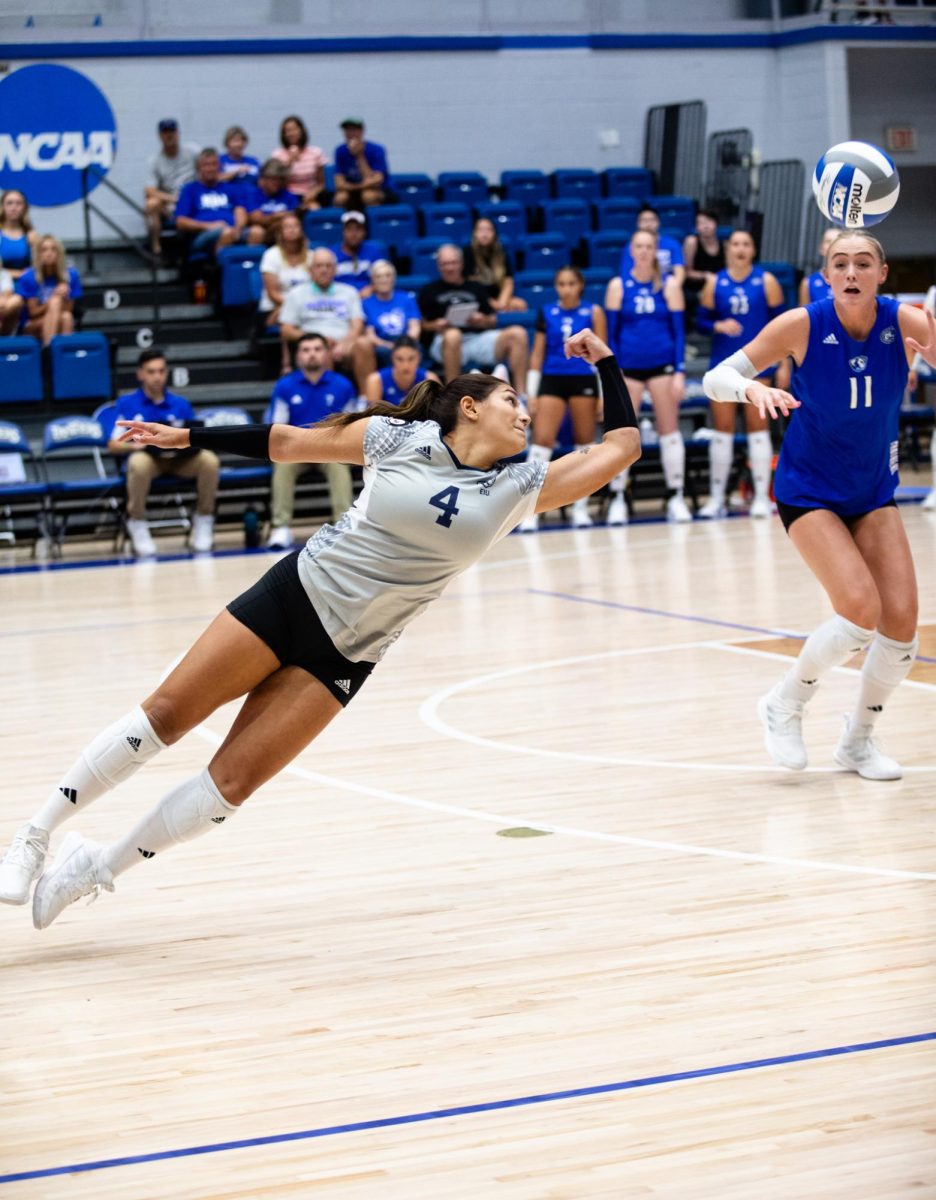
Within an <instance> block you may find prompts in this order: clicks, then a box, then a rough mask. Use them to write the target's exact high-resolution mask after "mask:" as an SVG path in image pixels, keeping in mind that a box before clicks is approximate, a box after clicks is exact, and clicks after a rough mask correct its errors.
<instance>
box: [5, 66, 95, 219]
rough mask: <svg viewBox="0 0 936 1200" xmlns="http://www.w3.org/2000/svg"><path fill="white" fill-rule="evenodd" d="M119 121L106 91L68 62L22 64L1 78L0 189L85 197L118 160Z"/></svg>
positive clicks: (48, 197) (47, 198)
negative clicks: (84, 180) (85, 182)
mask: <svg viewBox="0 0 936 1200" xmlns="http://www.w3.org/2000/svg"><path fill="white" fill-rule="evenodd" d="M116 153H117V122H116V121H115V120H114V114H113V112H112V111H111V106H110V105H109V104H108V102H107V98H106V97H105V95H104V93H103V92H102V91H101V90H100V88H98V87H97V85H96V84H94V83H92V82H91V80H90V79H88V77H87V76H86V75H82V74H81V73H80V72H79V71H73V70H72V69H71V67H58V66H51V65H47V64H44V63H43V64H40V65H37V66H33V67H20V69H19V70H18V71H14V72H13V73H12V74H11V75H8V76H7V77H6V78H5V79H4V80H3V81H2V82H0V190H6V189H7V188H18V189H19V191H21V192H23V193H24V194H25V196H26V198H27V200H28V201H29V203H30V204H34V205H37V206H38V207H39V208H52V207H55V206H57V205H60V204H71V203H72V202H73V201H75V200H80V199H81V197H82V195H83V191H82V171H83V170H84V169H85V167H89V166H90V167H94V168H96V169H95V170H93V171H90V172H89V173H88V191H89V192H91V191H93V190H94V188H96V187H97V185H98V184H99V183H100V181H101V177H102V176H103V175H106V174H107V172H108V171H109V170H110V168H111V167H112V166H113V163H114V156H115V155H116Z"/></svg>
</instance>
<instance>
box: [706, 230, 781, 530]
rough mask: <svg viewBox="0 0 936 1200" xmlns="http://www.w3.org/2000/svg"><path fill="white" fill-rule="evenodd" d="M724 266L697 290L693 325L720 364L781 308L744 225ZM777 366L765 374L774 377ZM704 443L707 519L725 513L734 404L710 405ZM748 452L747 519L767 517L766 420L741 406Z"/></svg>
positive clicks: (769, 458)
mask: <svg viewBox="0 0 936 1200" xmlns="http://www.w3.org/2000/svg"><path fill="white" fill-rule="evenodd" d="M725 254H726V260H725V261H726V265H725V267H724V269H723V270H721V271H719V272H718V274H717V275H715V276H712V277H710V278H709V279H708V280H707V281H706V283H705V286H704V287H703V289H702V297H701V303H700V307H699V314H698V317H697V318H696V324H697V325H698V327H699V329H701V330H703V331H704V332H706V333H711V335H712V362H713V363H718V362H721V361H722V359H723V358H727V357H728V356H729V355H730V354H733V353H734V351H735V350H738V349H740V347H741V346H744V345H746V344H747V343H748V342H750V341H751V340H752V339H753V338H754V337H755V336H756V335H757V334H758V333H760V331H761V330H762V329H763V328H764V326H765V325H766V324H767V323H768V321H772V320H773V318H774V317H776V316H779V314H780V313H781V312H782V311H783V307H784V305H783V288H781V286H780V284H779V283H778V282H777V280H776V279H775V278H774V276H773V275H771V274H770V272H769V271H764V270H763V269H762V268H761V267H758V266H755V264H754V258H755V256H756V254H757V247H756V246H755V244H754V239H753V237H751V235H750V234H749V233H748V232H747V230H746V229H736V230H735V231H734V233H732V235H731V237H730V238H729V239H728V241H727V243H726V245H725ZM775 366H776V364H775V363H774V364H771V366H770V367H768V369H767V370H766V371H765V372H764V376H765V377H771V378H772V376H773V372H774V368H775ZM711 417H712V424H713V426H714V429H713V432H712V437H711V440H710V441H709V498H708V500H707V501H706V503H705V504H703V505H702V507H701V508H700V509H699V516H700V517H702V518H705V519H708V520H712V519H713V518H716V517H723V516H724V515H725V511H726V510H725V490H726V488H727V485H728V476H729V474H730V472H731V464H732V461H733V459H734V433H735V426H736V424H737V405H730V404H715V405H713V406H712V411H711ZM745 419H746V428H747V443H748V456H749V458H750V463H751V475H752V477H753V481H754V499H753V501H752V503H751V508H750V515H751V516H752V517H769V516H770V514H771V506H770V466H771V463H772V461H773V445H772V443H771V440H770V431H769V430H768V428H767V419H766V418H765V417H762V416H761V414H760V413H759V412H758V411H757V409H756V408H753V407H751V406H747V407H746V408H745Z"/></svg>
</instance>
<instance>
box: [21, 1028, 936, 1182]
mask: <svg viewBox="0 0 936 1200" xmlns="http://www.w3.org/2000/svg"><path fill="white" fill-rule="evenodd" d="M932 1041H936V1032H933V1033H913V1034H909V1035H907V1036H906V1037H895V1038H882V1039H881V1040H879V1041H875V1042H858V1043H856V1044H854V1045H851V1046H829V1047H827V1048H826V1049H824V1050H804V1051H801V1052H800V1053H799V1054H778V1055H775V1056H774V1057H772V1058H754V1059H749V1060H747V1061H746V1062H738V1063H724V1064H721V1065H719V1066H715V1067H698V1068H696V1069H695V1070H693V1071H672V1072H670V1073H669V1074H666V1075H645V1076H643V1077H641V1078H638V1079H623V1080H621V1081H619V1082H617V1083H598V1084H593V1085H592V1086H590V1087H577V1088H565V1089H563V1090H562V1091H557V1092H539V1093H534V1094H533V1095H530V1096H512V1097H510V1098H509V1099H507V1100H489V1101H487V1102H483V1103H480V1104H458V1105H453V1106H451V1107H449V1108H437V1109H430V1110H429V1111H428V1112H415V1113H404V1114H403V1115H402V1116H397V1117H377V1118H375V1119H373V1120H370V1121H349V1122H348V1123H347V1124H344V1125H324V1126H320V1127H319V1128H317V1129H300V1130H295V1131H293V1132H291V1133H271V1134H267V1135H266V1136H264V1137H252V1138H239V1139H237V1140H236V1141H230V1142H214V1143H208V1144H206V1145H201V1146H184V1147H181V1148H179V1149H175V1150H155V1151H152V1152H151V1153H149V1154H127V1155H124V1156H123V1157H121V1158H101V1159H97V1160H96V1161H91V1162H79V1163H69V1164H68V1165H67V1166H62V1167H44V1168H40V1169H39V1170H36V1171H16V1172H13V1173H12V1174H9V1175H0V1184H4V1183H21V1182H23V1181H24V1180H27V1179H48V1178H50V1177H51V1176H53V1175H71V1174H78V1173H79V1172H82V1171H107V1170H112V1169H113V1168H114V1167H132V1166H139V1165H140V1164H141V1163H151V1162H165V1160H166V1159H172V1158H194V1157H195V1156H197V1155H201V1154H221V1153H224V1152H226V1151H229V1150H247V1149H251V1148H253V1147H256V1146H276V1145H282V1144H283V1143H284V1142H303V1141H311V1140H312V1139H313V1138H324V1137H335V1136H336V1135H338V1134H342V1133H361V1132H363V1131H364V1130H369V1129H391V1128H393V1127H394V1126H399V1125H416V1124H419V1123H421V1122H425V1121H445V1120H450V1119H451V1118H452V1117H467V1116H473V1115H474V1114H475V1113H489V1112H498V1111H503V1110H504V1109H509V1108H528V1107H530V1106H532V1105H536V1104H551V1103H554V1102H555V1101H557V1100H580V1099H582V1098H584V1097H587V1096H607V1095H609V1094H614V1093H616V1092H629V1091H635V1090H636V1089H638V1088H646V1087H659V1086H660V1085H662V1084H670V1083H685V1082H687V1081H689V1080H692V1079H710V1078H711V1077H712V1076H714V1075H734V1074H739V1073H740V1072H742V1071H761V1070H763V1069H764V1068H765V1067H786V1066H791V1065H792V1064H794V1063H801V1062H815V1061H816V1060H817V1059H823V1058H840V1057H842V1056H843V1055H847V1054H867V1053H869V1052H870V1051H873V1050H890V1049H893V1048H894V1047H896V1046H913V1045H919V1044H920V1043H922V1042H932ZM313 1186H314V1185H313Z"/></svg>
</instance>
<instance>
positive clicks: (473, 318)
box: [419, 245, 530, 395]
mask: <svg viewBox="0 0 936 1200" xmlns="http://www.w3.org/2000/svg"><path fill="white" fill-rule="evenodd" d="M436 265H437V266H438V269H439V278H438V279H437V280H436V281H435V282H434V283H427V284H426V286H425V287H424V288H423V289H422V290H421V291H420V293H419V308H420V311H421V313H422V317H423V341H424V342H428V344H429V353H430V355H431V357H432V358H433V359H435V361H436V362H441V363H442V366H443V373H444V375H445V379H446V380H447V381H448V380H451V379H454V378H455V376H456V375H460V374H461V373H462V371H464V370H467V368H468V367H469V365H471V366H478V367H484V368H486V369H489V368H491V367H493V366H494V364H495V363H500V362H503V361H506V362H507V364H508V366H509V368H510V378H511V382H512V383H513V387H514V390H515V391H516V393H517V395H521V394H522V393H523V390H524V387H525V385H526V371H527V362H528V360H529V351H530V347H529V342H528V340H527V334H526V330H525V329H523V328H522V327H521V326H519V325H508V326H506V327H505V328H504V329H497V328H495V326H496V325H497V316H496V314H495V312H494V310H493V309H492V308H491V303H490V300H489V299H488V291H487V288H486V287H485V286H484V284H482V283H471V282H469V281H467V280H466V279H465V273H464V260H463V257H462V252H461V250H459V248H458V247H457V246H453V245H445V246H440V247H439V249H438V252H437V253H436Z"/></svg>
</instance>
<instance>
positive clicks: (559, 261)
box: [517, 233, 572, 271]
mask: <svg viewBox="0 0 936 1200" xmlns="http://www.w3.org/2000/svg"><path fill="white" fill-rule="evenodd" d="M517 251H518V254H519V257H520V259H521V261H522V263H523V269H524V270H525V271H558V270H559V268H560V267H564V266H565V265H566V263H567V262H569V260H570V259H571V257H572V252H571V250H570V249H569V242H568V239H567V238H566V236H565V234H564V233H528V234H527V235H526V237H523V238H518V239H517Z"/></svg>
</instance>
